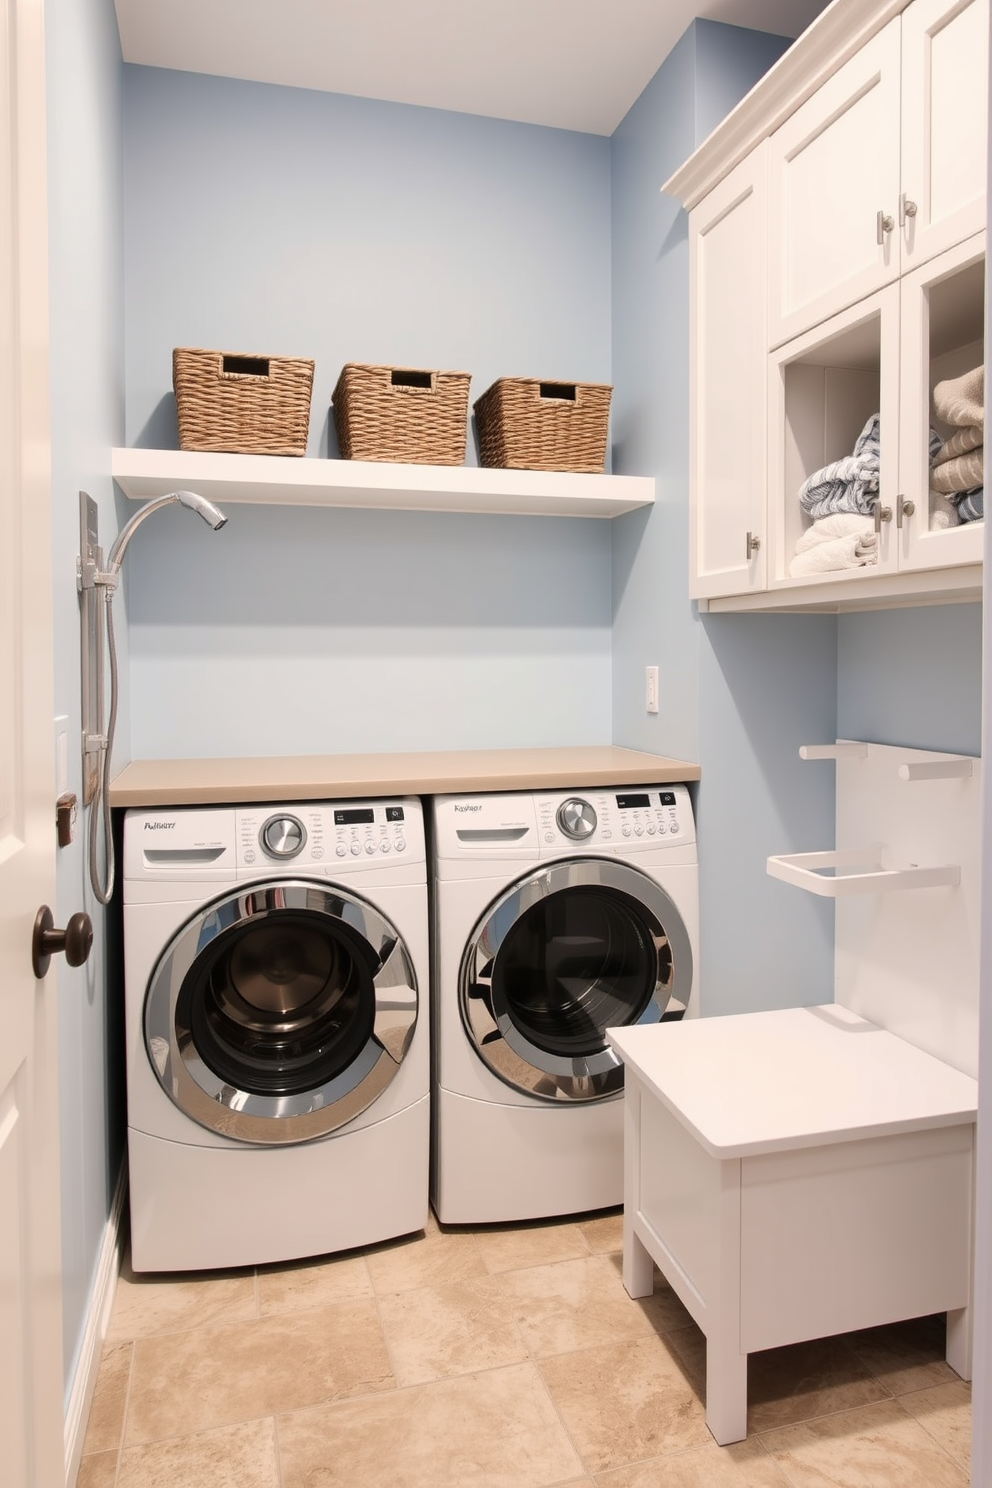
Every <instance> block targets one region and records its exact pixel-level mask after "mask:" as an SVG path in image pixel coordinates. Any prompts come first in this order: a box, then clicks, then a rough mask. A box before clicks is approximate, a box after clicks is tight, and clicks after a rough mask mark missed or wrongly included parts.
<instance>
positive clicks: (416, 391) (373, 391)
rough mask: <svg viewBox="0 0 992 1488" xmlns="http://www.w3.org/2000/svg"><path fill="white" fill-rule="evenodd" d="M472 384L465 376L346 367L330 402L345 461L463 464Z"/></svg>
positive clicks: (454, 373) (353, 363)
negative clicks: (332, 406)
mask: <svg viewBox="0 0 992 1488" xmlns="http://www.w3.org/2000/svg"><path fill="white" fill-rule="evenodd" d="M470 380H471V378H470V374H469V373H468V372H424V371H419V370H417V369H414V368H409V367H368V366H361V365H359V364H358V363H356V362H348V363H346V365H345V366H344V367H343V368H342V369H341V376H340V377H339V378H338V381H337V386H336V387H335V389H334V393H333V395H332V398H331V402H332V403H333V405H334V425H335V428H336V429H337V431H338V444H339V445H340V446H341V454H342V456H343V458H344V459H346V460H400V461H407V462H411V463H413V464H422V465H461V464H462V462H463V461H464V459H465V441H466V438H467V431H468V385H469V382H470Z"/></svg>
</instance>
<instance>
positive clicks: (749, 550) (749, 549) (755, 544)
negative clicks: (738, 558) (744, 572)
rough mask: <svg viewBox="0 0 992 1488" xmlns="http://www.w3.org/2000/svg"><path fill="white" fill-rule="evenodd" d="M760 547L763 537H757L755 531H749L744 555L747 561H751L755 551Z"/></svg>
mask: <svg viewBox="0 0 992 1488" xmlns="http://www.w3.org/2000/svg"><path fill="white" fill-rule="evenodd" d="M760 547H761V538H760V537H755V535H754V533H753V532H749V533H748V535H747V540H746V542H745V544H744V557H745V561H746V562H747V563H750V562H751V559H752V558H753V557H754V555H755V553H756V552H757V551H758V549H759V548H760Z"/></svg>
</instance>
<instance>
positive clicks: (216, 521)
mask: <svg viewBox="0 0 992 1488" xmlns="http://www.w3.org/2000/svg"><path fill="white" fill-rule="evenodd" d="M172 494H173V496H175V498H176V500H177V501H178V502H180V504H181V505H182V506H188V507H189V508H190V510H191V511H195V512H197V513H199V515H200V516H201V517H202V518H203V520H204V521H205V522H206V523H207V525H208V526H209V527H212V528H213V530H214V532H216V531H217V529H218V527H223V525H224V523H225V522H226V521H227V518H226V517H225V515H224V513H223V512H222V511H221V509H220V507H218V506H214V504H213V502H212V501H208V500H207V498H206V497H205V496H198V495H197V493H196V492H195V491H173V493H172Z"/></svg>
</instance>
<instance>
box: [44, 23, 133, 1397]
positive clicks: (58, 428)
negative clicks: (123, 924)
mask: <svg viewBox="0 0 992 1488" xmlns="http://www.w3.org/2000/svg"><path fill="white" fill-rule="evenodd" d="M45 24H46V35H47V54H48V57H47V60H48V132H49V137H48V146H49V149H48V155H49V234H50V243H49V253H50V287H51V304H50V311H51V397H52V408H51V414H52V506H53V527H54V550H53V558H54V574H55V617H54V618H55V711H56V715H59V714H66V715H68V718H69V745H70V747H69V786H70V789H71V790H73V791H75V792H76V793H77V795H79V794H80V792H81V770H80V764H79V757H78V743H79V737H80V716H79V606H78V599H77V595H76V577H75V562H76V554H77V552H78V551H79V516H78V511H79V498H78V492H79V490H80V489H83V490H86V491H88V492H89V494H90V495H91V496H92V497H93V498H94V500H95V501H96V502H97V503H98V506H99V510H100V531H101V536H102V537H104V539H105V543H106V545H107V546H109V543H110V540H111V539H112V537H113V535H114V533H115V532H116V530H117V526H118V517H117V508H116V504H115V500H114V490H113V486H112V484H111V480H110V449H111V447H112V446H113V445H114V444H117V443H119V442H120V440H121V438H122V436H123V432H124V389H123V297H122V289H121V282H122V272H123V257H122V235H121V219H122V215H123V212H122V189H121V186H122V181H121V119H122V71H123V64H122V62H121V54H120V43H119V41H118V38H117V23H116V17H115V14H114V6H113V0H46V5H45ZM121 507H122V508H123V503H121ZM121 629H122V631H124V630H125V629H126V628H125V627H124V626H122V627H121ZM123 642H124V643H123V649H122V658H123V673H124V677H125V686H126V677H127V652H126V635H125V636H124V638H123ZM124 716H125V723H124V728H123V743H124V747H125V749H126V748H127V728H126V717H127V710H126V708H125V711H124ZM81 816H82V813H81ZM84 847H85V838H84V832H83V830H82V824H81V823H80V825H79V827H77V834H76V840H75V842H74V843H73V844H72V846H71V847H68V848H65V849H63V850H62V852H61V853H60V855H59V863H58V885H57V893H58V899H57V908H56V920H57V923H58V924H60V925H64V924H65V922H66V920H67V918H68V917H69V915H71V914H73V913H75V911H76V910H79V909H84V908H85V909H86V910H87V911H88V912H89V914H90V915H91V916H92V918H93V920H94V926H95V931H96V938H95V943H94V948H93V952H92V954H91V956H90V960H89V962H88V963H87V965H86V966H85V967H81V968H79V969H78V970H73V969H72V968H70V967H69V966H67V965H66V964H64V962H62V961H61V959H60V961H59V965H58V973H57V974H58V983H59V1061H60V1082H59V1083H60V1092H59V1094H60V1120H61V1132H62V1233H63V1245H62V1265H63V1274H62V1286H63V1295H64V1303H63V1317H64V1362H65V1379H66V1388H67V1390H68V1388H69V1387H70V1386H71V1383H72V1379H73V1376H74V1373H75V1367H76V1361H77V1356H78V1349H79V1343H80V1337H81V1331H82V1328H83V1326H84V1324H85V1320H86V1314H87V1307H88V1303H89V1298H90V1293H91V1289H92V1286H93V1281H94V1271H95V1267H96V1262H97V1258H98V1255H99V1250H100V1245H101V1242H102V1240H103V1233H104V1227H105V1224H106V1220H107V1217H108V1215H109V1212H110V1203H111V1197H112V1194H113V1188H114V1183H115V1181H116V1177H117V1172H118V1168H119V1165H120V1162H121V1158H122V1153H123V1119H122V1115H121V1107H122V1089H123V1056H122V1034H121V1014H122V1004H121V999H120V983H119V979H118V976H117V974H116V968H115V967H113V966H112V964H111V961H112V957H111V958H108V932H107V925H106V919H105V916H104V914H103V911H102V910H100V908H99V906H98V905H96V904H95V902H94V901H93V898H92V895H91V894H90V892H89V888H88V882H87V877H86V867H85V856H84ZM108 989H109V990H108Z"/></svg>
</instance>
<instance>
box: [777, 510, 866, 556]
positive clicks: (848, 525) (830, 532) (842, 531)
mask: <svg viewBox="0 0 992 1488" xmlns="http://www.w3.org/2000/svg"><path fill="white" fill-rule="evenodd" d="M874 531H875V521H874V518H873V517H863V516H860V515H859V514H858V513H857V512H832V513H831V514H830V516H829V517H821V518H820V519H819V521H818V522H812V523H811V524H810V526H809V527H807V528H806V531H805V532H804V533H803V534H802V536H801V537H800V539H799V541H798V542H797V543H796V552H797V553H807V552H808V551H809V549H810V548H815V547H816V546H817V545H818V544H819V543H825V542H830V540H831V539H832V538H835V537H850V536H851V535H852V534H855V535H860V534H862V533H869V532H870V533H871V534H872V535H874Z"/></svg>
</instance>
